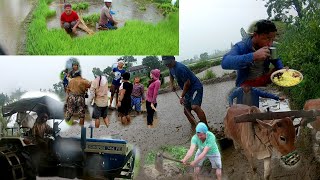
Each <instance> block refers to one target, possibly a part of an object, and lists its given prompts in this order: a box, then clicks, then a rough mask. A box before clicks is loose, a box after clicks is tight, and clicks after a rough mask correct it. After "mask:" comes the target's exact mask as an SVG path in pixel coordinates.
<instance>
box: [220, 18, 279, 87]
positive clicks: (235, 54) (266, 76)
mask: <svg viewBox="0 0 320 180" xmlns="http://www.w3.org/2000/svg"><path fill="white" fill-rule="evenodd" d="M276 32H277V28H276V26H275V24H274V23H273V22H271V21H268V20H260V21H258V22H257V23H256V24H255V26H254V32H253V35H252V36H250V37H248V38H245V39H244V40H242V41H241V42H238V43H237V44H235V45H234V46H233V47H232V49H231V50H230V52H228V53H227V54H225V55H224V57H223V59H222V63H221V66H222V68H223V69H233V70H237V79H236V86H237V87H239V86H240V85H241V84H244V83H245V84H247V85H249V86H252V87H261V86H266V85H267V84H269V83H271V80H270V75H271V73H272V72H273V71H276V70H279V69H282V68H283V64H282V62H281V60H280V59H279V58H278V59H271V57H270V50H269V47H271V45H272V43H273V41H274V39H275V36H276ZM270 63H271V64H273V65H274V67H275V68H274V69H272V70H271V71H270V69H269V65H270Z"/></svg>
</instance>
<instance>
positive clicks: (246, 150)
mask: <svg viewBox="0 0 320 180" xmlns="http://www.w3.org/2000/svg"><path fill="white" fill-rule="evenodd" d="M244 152H245V156H246V157H247V159H248V162H249V164H250V167H251V168H252V171H253V173H254V175H255V174H256V173H257V167H256V165H255V163H254V161H253V156H252V154H251V152H250V151H249V150H248V149H245V150H244Z"/></svg>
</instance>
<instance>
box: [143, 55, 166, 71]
mask: <svg viewBox="0 0 320 180" xmlns="http://www.w3.org/2000/svg"><path fill="white" fill-rule="evenodd" d="M142 65H144V66H147V67H148V69H149V70H152V69H160V70H164V69H166V67H165V66H164V65H163V64H162V62H161V61H160V60H159V58H158V57H157V56H146V57H145V58H143V59H142Z"/></svg>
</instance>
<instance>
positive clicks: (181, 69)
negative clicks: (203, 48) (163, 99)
mask: <svg viewBox="0 0 320 180" xmlns="http://www.w3.org/2000/svg"><path fill="white" fill-rule="evenodd" d="M162 61H163V63H164V64H165V65H166V66H167V67H168V68H169V70H170V84H171V87H172V91H176V88H175V86H174V79H176V80H177V82H178V85H179V86H180V88H181V89H182V94H181V96H180V104H183V105H184V106H185V109H184V114H185V115H186V116H187V118H188V120H189V122H190V123H191V125H192V126H193V127H194V126H195V125H196V124H195V122H194V117H193V116H192V114H191V110H194V111H195V112H196V113H197V116H198V118H199V119H200V121H201V122H203V123H205V124H206V125H207V126H208V122H207V118H206V115H205V113H204V111H203V110H202V109H201V103H202V97H203V86H202V84H201V82H200V80H199V79H198V78H197V77H196V76H195V75H194V74H193V72H192V71H190V69H188V68H187V66H185V65H183V64H182V63H179V62H176V60H175V57H174V56H162Z"/></svg>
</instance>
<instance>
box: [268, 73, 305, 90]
mask: <svg viewBox="0 0 320 180" xmlns="http://www.w3.org/2000/svg"><path fill="white" fill-rule="evenodd" d="M286 71H287V72H289V73H295V74H296V75H298V77H296V78H294V77H292V79H291V80H288V78H291V76H288V75H290V74H287V75H286V76H284V77H285V79H283V77H282V79H281V78H277V77H276V75H277V74H278V73H285V72H286ZM281 76H282V75H281ZM270 78H271V81H272V82H273V83H275V84H276V85H278V86H282V87H292V86H296V85H298V84H299V83H301V81H302V80H303V75H302V74H301V72H299V71H297V70H294V69H288V70H286V69H280V70H278V71H275V72H273V73H272V74H271V77H270Z"/></svg>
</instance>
